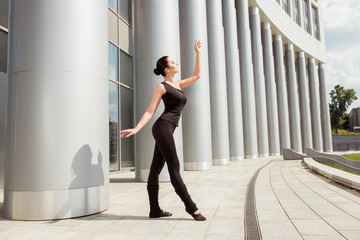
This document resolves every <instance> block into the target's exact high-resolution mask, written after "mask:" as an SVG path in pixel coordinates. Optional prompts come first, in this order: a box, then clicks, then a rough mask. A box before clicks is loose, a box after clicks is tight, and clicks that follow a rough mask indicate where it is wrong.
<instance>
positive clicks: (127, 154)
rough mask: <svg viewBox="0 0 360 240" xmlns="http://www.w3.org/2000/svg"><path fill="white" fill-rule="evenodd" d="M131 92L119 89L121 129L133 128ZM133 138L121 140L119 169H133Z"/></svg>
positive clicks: (123, 88) (122, 88)
mask: <svg viewBox="0 0 360 240" xmlns="http://www.w3.org/2000/svg"><path fill="white" fill-rule="evenodd" d="M133 95H134V94H133V91H132V90H130V89H127V88H125V87H120V96H121V129H128V128H133V127H134V106H133ZM134 141H135V139H134V137H129V138H123V139H121V168H128V167H135V155H134V152H135V148H134V147H135V142H134Z"/></svg>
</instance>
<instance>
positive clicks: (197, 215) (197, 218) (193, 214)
mask: <svg viewBox="0 0 360 240" xmlns="http://www.w3.org/2000/svg"><path fill="white" fill-rule="evenodd" d="M190 215H191V216H192V217H193V218H194V219H195V220H196V221H206V217H204V216H203V215H201V213H199V214H195V213H190Z"/></svg>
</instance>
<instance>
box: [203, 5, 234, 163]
mask: <svg viewBox="0 0 360 240" xmlns="http://www.w3.org/2000/svg"><path fill="white" fill-rule="evenodd" d="M206 7H207V16H208V17H207V19H208V20H207V30H208V41H209V77H210V97H211V99H210V103H211V135H212V160H213V164H214V165H226V164H229V163H230V149H229V125H228V109H227V107H228V106H227V97H226V95H227V92H226V68H225V45H224V28H223V23H222V4H221V0H207V1H206Z"/></svg>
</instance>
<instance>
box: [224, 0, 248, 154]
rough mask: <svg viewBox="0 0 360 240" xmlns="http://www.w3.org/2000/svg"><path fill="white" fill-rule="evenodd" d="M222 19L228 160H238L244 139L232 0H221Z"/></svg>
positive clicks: (234, 15) (234, 11)
mask: <svg viewBox="0 0 360 240" xmlns="http://www.w3.org/2000/svg"><path fill="white" fill-rule="evenodd" d="M223 19H224V32H225V56H226V79H227V97H228V118H229V137H230V160H231V161H239V160H242V159H244V140H243V122H242V107H241V86H240V62H239V49H238V38H237V28H236V9H235V2H234V1H233V0H223Z"/></svg>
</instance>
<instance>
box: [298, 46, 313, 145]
mask: <svg viewBox="0 0 360 240" xmlns="http://www.w3.org/2000/svg"><path fill="white" fill-rule="evenodd" d="M298 66H299V67H298V69H299V75H298V76H299V78H298V83H299V97H300V98H299V99H300V115H301V136H302V146H303V150H305V148H312V147H313V144H312V136H311V132H312V131H311V118H310V116H311V112H310V99H309V98H310V97H309V84H308V81H307V77H306V59H305V53H304V52H302V51H300V52H298Z"/></svg>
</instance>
